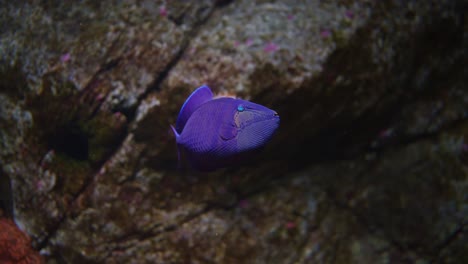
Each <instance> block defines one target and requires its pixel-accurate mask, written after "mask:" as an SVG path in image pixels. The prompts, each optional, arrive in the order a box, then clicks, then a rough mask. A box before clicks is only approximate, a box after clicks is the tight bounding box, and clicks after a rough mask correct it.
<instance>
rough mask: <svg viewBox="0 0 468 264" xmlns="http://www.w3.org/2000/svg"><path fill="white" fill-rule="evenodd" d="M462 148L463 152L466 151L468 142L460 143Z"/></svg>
mask: <svg viewBox="0 0 468 264" xmlns="http://www.w3.org/2000/svg"><path fill="white" fill-rule="evenodd" d="M462 150H463V152H468V144H466V143H464V144H463V145H462Z"/></svg>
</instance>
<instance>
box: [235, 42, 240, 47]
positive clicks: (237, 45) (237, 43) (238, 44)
mask: <svg viewBox="0 0 468 264" xmlns="http://www.w3.org/2000/svg"><path fill="white" fill-rule="evenodd" d="M239 46H240V43H239V41H237V40H236V41H234V47H236V48H237V47H239Z"/></svg>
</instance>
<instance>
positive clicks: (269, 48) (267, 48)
mask: <svg viewBox="0 0 468 264" xmlns="http://www.w3.org/2000/svg"><path fill="white" fill-rule="evenodd" d="M278 49H279V46H278V45H276V44H275V43H273V42H270V43H268V44H266V45H265V47H263V51H265V52H267V53H273V52H275V51H277V50H278Z"/></svg>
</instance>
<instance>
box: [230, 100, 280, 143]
mask: <svg viewBox="0 0 468 264" xmlns="http://www.w3.org/2000/svg"><path fill="white" fill-rule="evenodd" d="M234 107H235V111H234V123H235V125H236V127H237V129H238V135H237V150H238V151H239V152H244V151H250V150H255V149H258V148H261V147H263V146H264V145H265V144H266V143H267V142H268V141H269V140H270V139H271V138H272V137H273V135H274V133H275V132H276V130H277V129H278V127H279V123H280V118H279V115H278V113H276V112H275V111H273V110H271V109H269V108H267V107H265V106H262V105H259V104H256V103H252V102H249V101H245V100H240V99H237V100H234Z"/></svg>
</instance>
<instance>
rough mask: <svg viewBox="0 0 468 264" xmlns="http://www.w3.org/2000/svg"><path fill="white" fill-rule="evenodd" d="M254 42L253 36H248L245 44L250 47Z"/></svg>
mask: <svg viewBox="0 0 468 264" xmlns="http://www.w3.org/2000/svg"><path fill="white" fill-rule="evenodd" d="M252 44H253V40H252V39H251V38H248V39H247V40H246V41H245V45H246V46H247V47H248V46H250V45H252Z"/></svg>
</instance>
